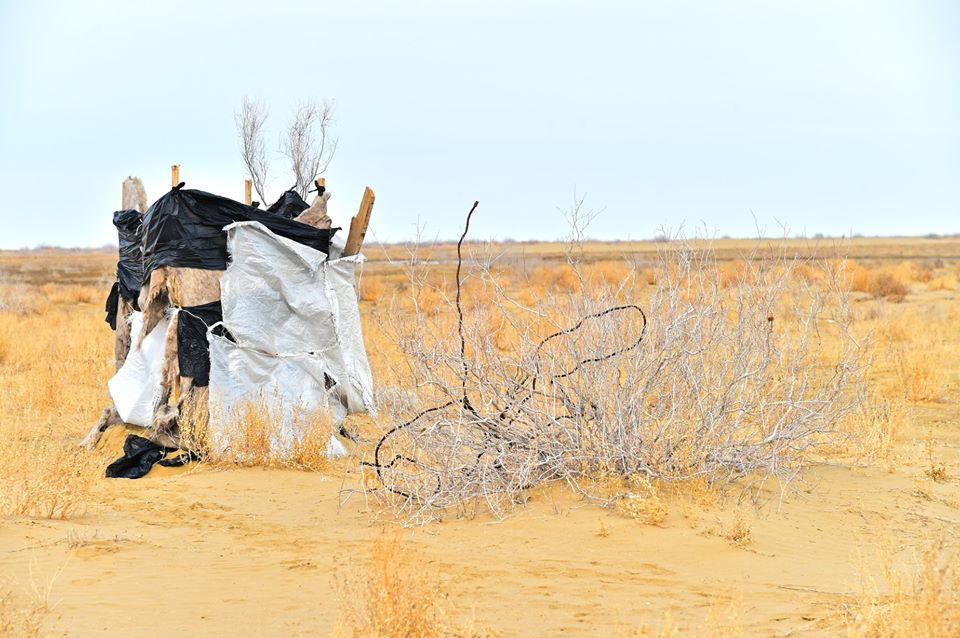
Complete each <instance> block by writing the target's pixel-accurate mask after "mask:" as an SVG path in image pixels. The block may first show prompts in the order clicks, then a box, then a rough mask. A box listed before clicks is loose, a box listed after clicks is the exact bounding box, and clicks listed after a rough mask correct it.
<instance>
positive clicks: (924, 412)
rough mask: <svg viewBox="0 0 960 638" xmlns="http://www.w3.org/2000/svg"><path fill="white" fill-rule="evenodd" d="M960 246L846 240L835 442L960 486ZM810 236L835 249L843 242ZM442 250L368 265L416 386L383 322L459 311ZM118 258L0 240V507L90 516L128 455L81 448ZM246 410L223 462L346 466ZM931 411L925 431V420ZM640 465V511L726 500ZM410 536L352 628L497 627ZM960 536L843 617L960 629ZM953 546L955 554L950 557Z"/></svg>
mask: <svg viewBox="0 0 960 638" xmlns="http://www.w3.org/2000/svg"><path fill="white" fill-rule="evenodd" d="M958 245H960V242H958V241H957V240H954V239H943V240H928V241H921V240H915V239H910V240H909V241H903V242H901V243H899V244H898V243H897V242H893V241H886V240H884V241H880V240H863V241H862V242H860V241H854V242H851V243H850V244H849V245H848V246H847V248H848V250H847V251H846V252H845V253H844V254H846V255H848V256H849V257H850V258H849V259H845V260H838V261H837V262H836V267H837V268H838V269H841V268H842V269H843V271H844V272H845V273H847V275H846V276H849V277H850V281H849V284H850V287H851V288H852V289H853V290H854V291H855V300H856V301H855V311H856V313H857V320H856V323H855V326H856V328H857V329H858V330H859V331H860V332H861V333H863V334H870V335H872V346H871V351H872V356H873V367H872V371H871V376H870V381H869V384H868V390H867V392H868V396H867V401H866V402H865V404H864V406H863V410H862V411H860V412H858V413H857V414H856V415H853V416H851V417H850V418H849V419H847V420H846V421H845V422H844V423H842V424H840V430H841V431H842V433H844V434H846V435H849V436H848V438H845V439H844V438H841V439H838V440H836V441H834V442H833V443H832V444H831V446H829V447H825V448H824V449H822V450H821V454H822V455H823V458H824V459H825V460H829V461H832V462H836V461H840V462H844V461H847V460H850V459H854V460H855V462H857V463H861V464H881V465H882V466H883V467H887V468H891V469H893V468H897V467H913V466H912V465H910V464H911V463H914V462H916V463H918V464H919V466H920V467H922V468H923V470H922V471H921V472H918V473H917V474H918V475H919V476H918V478H920V479H921V480H924V481H926V484H928V485H931V486H934V487H936V486H938V485H940V486H942V485H945V486H947V487H949V486H951V485H955V483H953V482H952V481H955V477H956V476H957V475H958V473H960V468H958V467H957V466H956V465H955V464H953V461H952V460H951V459H952V457H951V456H950V455H949V454H948V453H945V448H944V447H943V446H944V442H943V439H944V433H943V430H942V428H943V421H941V420H934V419H931V418H929V414H931V413H935V414H939V413H938V412H936V411H937V410H940V409H942V406H943V405H945V404H947V403H951V404H952V403H955V402H956V399H957V396H958V388H960V383H958V381H960V374H958V363H960V343H958V339H957V331H956V328H957V326H958V325H960V306H958V304H957V300H956V296H955V292H956V289H957V286H956V281H957V276H958V269H957V265H956V263H955V262H951V261H949V260H947V261H946V262H944V261H940V259H941V257H944V256H947V255H950V254H956V252H951V251H956V250H957V247H958ZM748 246H749V245H748V244H746V243H744V244H743V245H730V246H727V245H724V246H721V248H720V251H719V253H718V254H719V255H721V257H723V256H728V257H729V259H728V260H727V261H724V262H723V263H722V264H721V267H722V268H723V273H724V275H723V276H724V280H725V281H726V282H727V283H728V284H729V283H732V282H733V281H735V279H736V277H737V276H739V275H740V274H741V273H742V272H743V262H742V261H741V262H738V261H734V259H735V258H736V256H737V255H739V254H740V253H741V252H742V250H743V249H744V248H745V247H748ZM656 247H657V246H654V245H653V244H652V243H651V244H643V245H637V246H634V245H633V244H630V245H626V244H624V245H620V244H596V245H594V244H591V245H588V246H587V250H586V253H587V255H588V262H587V265H586V267H585V269H584V271H583V272H584V277H585V281H586V283H587V284H588V285H589V286H594V287H599V286H608V287H614V288H615V287H617V286H620V285H623V284H624V282H628V285H630V286H636V287H638V288H640V289H641V290H643V289H644V287H646V286H651V284H654V283H655V282H656V280H655V276H654V273H653V270H652V269H650V268H649V267H648V265H645V262H644V260H645V259H648V258H649V257H650V256H652V252H651V251H652V249H653V248H656ZM659 247H660V248H662V247H663V246H659ZM798 247H799V248H802V250H803V251H804V252H806V253H809V252H816V251H820V252H821V253H822V254H824V255H829V254H831V253H830V252H829V251H830V250H832V248H831V247H819V248H809V246H808V245H807V246H800V245H799V244H798ZM635 248H636V250H634V249H635ZM799 248H798V249H799ZM429 250H430V251H432V253H433V254H434V258H435V259H437V260H438V261H439V262H440V263H436V264H432V265H430V266H429V268H427V271H426V278H425V279H424V282H423V285H411V284H410V282H409V279H408V277H407V276H406V275H405V273H404V271H403V269H402V267H401V266H400V265H399V264H396V263H389V262H384V261H376V260H375V258H376V256H377V255H376V251H374V250H371V251H370V253H371V256H372V257H374V260H372V261H371V262H369V263H368V264H367V266H366V269H365V272H364V274H363V284H362V286H361V288H360V298H361V313H362V318H363V322H364V329H365V339H366V343H367V346H368V352H369V355H370V360H371V365H372V367H373V369H374V377H375V379H376V381H377V385H378V386H379V387H380V388H381V389H382V388H387V387H391V386H392V387H394V388H397V389H399V390H403V389H405V388H407V387H408V384H409V379H408V378H407V377H406V376H405V374H406V372H405V366H404V361H403V359H402V358H401V357H400V350H399V349H398V347H397V344H396V343H395V342H393V341H391V339H390V338H389V335H388V334H387V333H386V332H385V331H384V330H382V329H381V326H382V325H383V323H384V322H387V321H391V320H392V321H396V320H397V318H396V317H391V316H388V315H387V314H386V309H387V306H388V304H386V303H384V301H385V299H388V298H393V297H396V298H398V299H402V300H403V303H406V304H410V305H411V306H412V304H414V303H417V304H420V305H422V306H423V307H425V308H428V309H429V310H430V311H431V312H432V313H433V316H434V318H435V321H436V322H437V325H438V326H445V327H446V328H449V327H450V326H451V325H453V324H452V323H450V322H451V321H452V316H451V307H450V300H451V299H452V295H453V293H454V290H453V287H452V286H451V283H450V282H451V279H452V278H451V274H452V265H451V263H450V261H449V259H450V256H451V253H450V247H449V246H436V247H429ZM399 251H400V248H398V247H389V248H388V249H387V253H391V254H393V253H396V254H400V252H399ZM631 251H632V252H631ZM904 252H906V253H907V254H903V253H904ZM511 255H512V256H511ZM507 257H508V259H507V262H508V265H507V266H504V267H503V268H502V269H501V270H500V271H499V272H498V273H497V277H498V279H499V281H498V283H499V284H500V285H502V286H503V287H504V289H505V290H507V291H508V292H509V294H510V295H512V296H513V298H515V299H516V300H518V301H519V302H520V303H526V304H529V303H531V302H532V301H533V300H534V299H537V298H540V297H542V296H544V295H551V294H554V293H562V292H565V291H570V290H573V289H575V288H576V287H577V286H579V285H580V282H579V281H578V280H577V278H576V276H575V274H574V273H573V271H572V270H571V269H570V268H569V267H568V266H566V265H563V264H562V263H559V262H558V261H557V258H558V254H557V252H556V246H554V247H550V246H546V245H510V246H509V247H508V250H507ZM521 258H522V259H521ZM854 258H855V261H854ZM511 259H512V261H511ZM114 260H115V257H114V256H113V255H110V254H107V253H99V252H92V253H80V252H73V251H42V252H36V253H35V252H29V253H0V375H2V379H3V382H2V384H0V437H2V438H0V514H2V516H3V517H5V518H19V517H30V518H38V519H70V518H77V517H82V516H84V515H85V514H86V513H89V512H90V511H91V510H93V509H95V508H96V505H97V504H98V502H99V499H100V495H101V487H100V486H101V485H102V483H101V481H102V472H103V467H104V465H105V463H106V461H107V460H108V459H109V458H110V457H112V456H117V455H119V454H118V453H119V450H117V449H113V450H107V451H104V452H103V453H101V454H89V453H86V452H80V451H79V450H77V449H76V448H75V443H76V442H77V441H78V440H79V438H80V437H81V436H82V434H83V433H84V432H85V431H86V430H87V429H88V427H89V426H90V425H91V424H92V422H93V421H95V420H96V418H97V417H98V416H99V414H100V411H101V410H102V408H103V407H105V406H106V405H107V403H108V396H107V393H106V388H105V382H106V380H107V379H108V378H109V377H110V375H111V374H112V360H113V341H112V336H113V335H112V333H111V332H110V330H109V328H108V327H107V326H106V324H104V323H103V299H104V298H105V296H106V292H107V289H108V286H109V282H110V281H111V276H112V274H111V273H112V269H113V267H114ZM841 262H842V263H841ZM794 276H795V277H797V278H798V280H802V281H804V282H807V283H809V284H811V285H818V284H819V281H820V277H821V276H822V275H820V274H818V271H817V270H815V269H810V268H805V267H801V268H797V270H796V271H795V275H794ZM467 285H468V288H467V291H466V293H467V294H466V300H465V305H466V306H467V307H468V308H478V307H482V306H483V304H484V302H485V299H486V295H487V294H489V288H484V286H485V285H487V286H489V284H484V283H483V282H478V281H470V282H468V284H467ZM487 329H488V330H489V331H490V334H491V338H492V339H493V340H494V342H495V344H496V347H497V348H498V349H499V350H500V351H502V352H509V351H510V350H511V349H512V348H514V347H516V343H517V338H516V329H515V328H514V327H512V326H511V325H510V323H509V321H507V320H506V319H501V320H500V321H498V322H494V323H492V324H491V325H490V326H488V327H487ZM530 329H531V330H532V331H534V332H535V333H538V334H544V333H547V332H548V331H549V330H551V329H552V326H551V325H550V322H549V321H543V322H542V323H541V324H533V325H531V326H530ZM651 400H657V398H656V397H651ZM930 411H933V412H930ZM238 422H239V423H240V424H241V428H240V432H241V434H242V435H243V437H244V438H243V439H242V444H240V445H238V446H237V447H235V448H234V452H235V453H234V454H233V455H232V456H231V455H228V456H225V457H223V458H219V459H217V458H211V459H210V460H208V463H211V464H218V465H220V466H223V467H231V466H236V465H243V466H245V465H264V466H269V467H277V466H280V467H295V468H298V469H306V470H313V471H322V472H336V473H338V474H340V473H343V472H345V471H347V470H346V469H345V468H344V467H343V466H336V465H332V464H331V463H330V462H329V461H328V460H326V458H325V455H324V454H323V450H324V449H325V446H326V434H324V436H322V437H318V438H317V439H316V440H313V439H309V438H308V439H305V440H304V441H303V442H301V444H299V446H298V448H297V450H296V451H295V454H294V456H293V460H292V461H289V462H287V461H284V462H280V461H278V460H277V458H276V457H275V456H272V455H271V454H270V452H269V450H270V446H269V440H270V436H271V432H272V430H271V428H272V427H273V425H272V423H270V422H269V419H267V418H266V417H264V415H263V413H262V412H257V411H256V410H253V411H252V412H251V413H250V414H249V415H247V417H246V418H244V419H240V420H239V421H238ZM921 422H923V423H924V424H925V425H924V426H923V427H922V431H923V432H924V434H925V435H924V436H921V437H917V435H916V431H917V428H918V427H920V426H919V425H918V424H919V423H921ZM389 425H390V423H388V422H385V421H383V420H381V421H379V422H369V421H368V422H364V424H363V427H364V428H365V430H364V433H365V434H366V435H367V437H368V439H372V437H373V436H375V434H376V433H377V432H380V431H382V430H383V429H384V428H385V427H388V426H389ZM200 436H202V435H200V434H198V437H200ZM954 444H955V443H954ZM910 471H911V472H912V471H914V470H910ZM630 480H631V481H632V483H631V485H630V486H628V487H629V490H630V493H631V495H632V496H630V497H629V498H627V499H621V500H620V501H619V502H618V504H615V506H614V507H615V509H617V510H618V511H619V512H620V513H621V514H622V515H624V516H625V517H628V518H630V519H635V520H636V521H638V522H640V523H645V524H647V525H651V526H659V525H662V524H664V521H665V520H667V517H668V514H669V511H670V510H671V509H672V508H674V507H676V509H678V510H680V512H681V513H683V514H684V518H687V515H688V513H689V515H690V518H691V520H692V519H693V518H695V517H696V515H697V513H698V512H702V511H708V510H710V509H711V508H712V507H714V503H715V502H716V499H717V495H716V493H715V491H714V490H713V488H712V486H710V485H709V484H707V483H705V482H703V481H689V482H687V483H685V484H683V485H669V486H663V485H658V484H656V483H653V482H650V481H648V480H646V479H641V478H636V479H634V478H633V477H631V479H630ZM935 483H936V484H935ZM941 484H942V485H941ZM918 489H919V488H918ZM924 489H926V488H924ZM944 502H945V503H947V502H949V499H945V500H944ZM945 507H946V505H945ZM648 529H650V528H648ZM604 530H605V531H604ZM653 531H660V530H656V529H654V530H653ZM636 533H639V532H636ZM598 534H599V535H600V536H601V537H603V538H604V539H606V540H608V541H611V542H613V541H615V540H616V539H617V538H618V532H615V531H612V530H611V529H607V528H606V527H605V526H604V524H603V523H602V522H601V524H600V532H598ZM718 535H719V536H724V537H726V538H727V540H728V541H729V542H730V543H733V544H736V545H739V546H749V545H750V543H751V541H752V540H753V538H754V537H755V536H756V533H755V530H754V529H753V528H752V526H751V522H750V520H749V513H748V512H747V511H744V512H742V513H741V514H740V516H739V518H736V517H735V519H734V521H733V523H732V525H730V526H727V527H726V528H724V529H723V530H720V532H719V533H718ZM403 547H404V546H403V545H398V544H396V543H393V544H391V543H390V542H387V541H383V542H381V543H380V544H378V545H377V547H375V548H374V550H373V556H372V559H371V562H370V565H371V567H370V568H369V569H367V568H366V567H363V568H360V569H358V570H357V571H356V572H354V573H342V577H341V580H340V586H339V588H338V595H339V596H340V597H341V600H342V601H343V606H342V607H341V614H342V615H341V621H340V628H339V630H338V631H339V632H340V635H350V636H381V635H384V636H385V635H393V636H397V635H428V636H429V635H483V634H485V633H491V631H490V630H488V629H482V630H481V629H477V628H476V627H474V626H473V625H472V624H471V623H470V621H469V618H470V614H469V613H465V612H462V611H460V610H458V609H456V608H455V607H454V606H453V604H452V603H451V601H450V600H449V599H448V598H446V596H445V594H444V593H443V590H442V588H441V587H440V586H439V585H438V584H437V581H436V577H435V575H433V574H429V573H426V572H424V571H423V570H421V568H420V567H419V566H418V564H417V563H416V562H415V559H412V558H410V557H409V556H408V555H407V552H406V551H405V550H404V549H403ZM748 548H749V547H748ZM947 550H949V548H948V547H944V548H941V550H939V551H940V553H939V554H937V556H936V557H935V558H931V559H929V560H928V558H927V554H924V557H923V559H922V560H921V561H920V562H919V563H918V567H917V569H916V570H915V571H914V572H910V574H909V577H908V576H907V575H905V572H902V571H901V572H898V575H897V578H896V579H894V580H889V579H887V580H883V581H881V582H878V583H875V586H874V585H871V588H870V589H869V590H868V591H867V590H865V593H864V595H863V597H862V598H861V599H860V600H857V601H855V602H854V603H851V607H850V609H851V613H850V614H849V615H848V616H847V617H846V618H845V621H844V622H845V623H846V624H847V625H848V626H849V631H850V635H851V636H858V637H859V636H876V637H878V638H879V637H886V636H890V637H893V636H897V637H899V636H908V635H923V634H922V633H919V632H920V631H921V629H923V628H924V627H927V628H930V629H928V633H927V634H926V635H930V636H934V637H939V636H952V635H958V631H960V630H958V629H957V622H958V621H957V618H958V616H957V585H956V583H957V578H956V570H955V569H953V571H951V568H950V567H949V566H950V565H953V566H955V565H956V564H957V563H956V560H957V557H956V556H955V555H953V554H950V553H949V552H948V551H947ZM944 552H946V554H944ZM740 553H746V552H740ZM934 553H936V552H934ZM945 555H946V556H950V557H952V558H951V560H952V561H953V562H950V561H946V562H944V560H945V559H944V558H943V556H945ZM20 602H22V601H20ZM457 602H458V603H462V602H463V601H457ZM18 604H20V603H19V602H18V601H17V600H15V598H11V597H9V596H7V595H4V596H3V597H0V628H3V630H4V631H6V632H7V633H6V634H3V633H0V635H27V636H29V635H39V634H37V633H36V632H35V633H32V634H31V633H30V632H31V631H34V629H32V627H33V626H34V625H37V626H38V627H39V624H38V623H39V621H38V620H36V618H37V617H38V616H37V613H38V612H35V611H33V610H32V608H30V607H29V605H28V606H26V607H24V606H17V605H18ZM16 623H20V624H19V625H18V624H16ZM31 623H33V624H31ZM707 624H708V626H709V623H707ZM714 625H717V626H719V625H722V627H724V628H723V629H719V628H717V627H716V626H714V627H713V629H709V627H708V628H707V629H703V630H702V632H707V631H714V632H715V633H713V634H709V633H702V632H701V633H699V634H698V633H696V632H695V631H694V632H692V633H690V634H682V633H680V629H678V628H677V626H676V625H673V624H671V623H669V622H666V621H665V622H664V623H662V624H661V625H657V626H656V627H655V628H654V629H649V630H648V629H643V630H637V632H640V631H643V632H646V633H636V632H635V633H634V634H633V635H650V636H653V635H657V636H675V635H717V636H720V635H730V636H733V635H740V634H739V633H736V632H738V631H742V630H740V629H738V627H739V625H738V624H737V623H714ZM10 627H13V628H14V629H10ZM36 631H39V629H38V630H36ZM722 631H726V632H728V633H721V632H722ZM430 632H433V633H430ZM938 632H939V633H938ZM951 632H952V633H951Z"/></svg>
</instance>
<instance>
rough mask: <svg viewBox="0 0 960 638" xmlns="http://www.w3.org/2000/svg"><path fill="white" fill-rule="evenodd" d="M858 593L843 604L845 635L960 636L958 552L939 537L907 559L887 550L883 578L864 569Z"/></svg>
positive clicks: (853, 637) (863, 637) (897, 637)
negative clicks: (899, 561)
mask: <svg viewBox="0 0 960 638" xmlns="http://www.w3.org/2000/svg"><path fill="white" fill-rule="evenodd" d="M862 590H863V593H862V595H861V597H860V598H859V599H858V600H856V601H853V602H851V603H849V604H848V605H846V613H847V627H848V631H847V635H848V636H849V637H850V638H913V637H915V636H923V637H924V638H955V637H956V636H960V553H958V551H957V550H956V548H952V549H950V548H947V547H946V546H945V544H944V543H943V542H938V543H934V544H931V545H930V546H928V547H926V548H925V549H924V550H922V553H921V554H920V556H919V557H918V558H916V559H915V560H914V561H913V564H912V565H898V564H897V563H896V562H895V561H894V560H893V558H891V557H890V555H889V554H888V555H887V557H886V558H885V559H884V566H883V582H882V583H877V582H876V581H875V580H874V579H873V578H872V577H871V576H870V575H869V574H867V575H865V577H864V582H863V584H862Z"/></svg>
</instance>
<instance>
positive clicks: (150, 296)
mask: <svg viewBox="0 0 960 638" xmlns="http://www.w3.org/2000/svg"><path fill="white" fill-rule="evenodd" d="M223 272H224V271H222V270H202V269H200V268H176V267H173V266H161V267H160V268H155V269H154V270H153V272H151V273H150V284H149V285H148V286H146V287H144V288H143V289H142V290H141V291H140V300H139V301H140V308H141V309H142V310H143V330H142V331H141V332H140V338H139V339H138V340H137V347H138V348H139V347H140V344H141V343H142V342H143V339H144V337H146V335H147V334H149V332H150V331H151V330H153V328H154V327H155V326H156V325H157V323H158V322H159V321H160V319H162V318H163V315H164V313H165V312H167V308H169V307H170V306H174V307H177V308H186V307H190V306H200V305H203V304H205V303H210V302H212V301H217V300H218V299H220V277H222V276H223Z"/></svg>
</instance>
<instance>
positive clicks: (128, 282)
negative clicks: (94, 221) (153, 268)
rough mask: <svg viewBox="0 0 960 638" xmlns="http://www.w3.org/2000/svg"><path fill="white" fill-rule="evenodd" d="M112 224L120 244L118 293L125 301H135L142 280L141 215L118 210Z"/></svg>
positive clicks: (135, 212)
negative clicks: (115, 228)
mask: <svg viewBox="0 0 960 638" xmlns="http://www.w3.org/2000/svg"><path fill="white" fill-rule="evenodd" d="M113 225H114V226H116V227H117V239H118V241H119V244H120V250H119V260H118V261H117V281H118V282H120V295H121V296H122V297H123V298H124V299H126V300H127V301H133V302H134V303H136V299H137V297H138V296H139V295H140V285H141V283H142V282H143V253H142V251H141V250H140V240H141V239H142V237H143V215H142V214H141V213H140V212H139V211H136V210H132V209H131V210H118V211H117V212H115V213H114V214H113Z"/></svg>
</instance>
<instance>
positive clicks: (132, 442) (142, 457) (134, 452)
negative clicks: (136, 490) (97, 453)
mask: <svg viewBox="0 0 960 638" xmlns="http://www.w3.org/2000/svg"><path fill="white" fill-rule="evenodd" d="M175 451H176V448H166V447H163V446H162V445H157V444H156V443H154V442H153V441H150V440H149V439H145V438H143V437H142V436H137V435H136V434H130V435H129V436H127V440H126V441H124V442H123V456H122V457H120V458H119V459H117V460H116V461H114V462H113V463H111V464H110V465H108V466H107V472H106V474H107V478H129V479H138V478H140V477H142V476H145V475H146V474H147V472H149V471H150V470H152V469H153V466H154V465H156V464H157V463H159V462H160V461H162V460H163V457H165V456H166V455H167V452H175Z"/></svg>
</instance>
